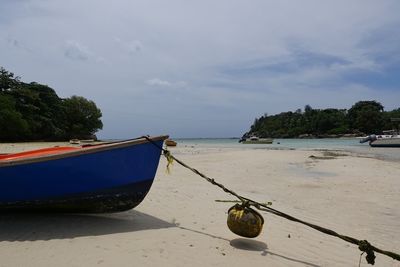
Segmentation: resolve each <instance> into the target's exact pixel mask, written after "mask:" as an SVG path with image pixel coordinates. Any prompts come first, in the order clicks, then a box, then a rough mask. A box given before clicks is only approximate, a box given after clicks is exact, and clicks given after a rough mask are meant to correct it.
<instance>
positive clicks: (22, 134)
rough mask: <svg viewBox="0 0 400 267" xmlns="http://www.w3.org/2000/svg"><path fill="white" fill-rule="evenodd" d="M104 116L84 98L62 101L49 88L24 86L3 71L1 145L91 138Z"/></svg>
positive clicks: (33, 84) (0, 82)
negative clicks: (14, 142)
mask: <svg viewBox="0 0 400 267" xmlns="http://www.w3.org/2000/svg"><path fill="white" fill-rule="evenodd" d="M101 116H102V114H101V111H100V109H98V108H97V106H96V104H95V103H94V102H93V101H90V100H87V99H85V98H83V97H80V96H72V97H70V98H60V97H58V95H57V94H56V92H55V91H54V89H52V88H50V87H49V86H47V85H43V84H39V83H36V82H31V83H24V82H22V81H21V80H20V78H19V77H14V74H13V73H11V72H9V71H7V70H5V69H4V68H0V141H2V142H5V141H34V140H46V141H47V140H69V139H71V138H81V139H82V138H91V137H92V136H93V135H94V134H95V133H96V131H98V130H99V129H102V127H103V123H102V122H101V120H100V118H101Z"/></svg>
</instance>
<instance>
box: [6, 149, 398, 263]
mask: <svg viewBox="0 0 400 267" xmlns="http://www.w3.org/2000/svg"><path fill="white" fill-rule="evenodd" d="M4 147H5V146H4V145H0V148H2V149H3V150H2V149H0V153H2V152H3V151H4ZM25 147H27V146H25ZM15 149H16V148H15V147H14V150H15ZM17 150H18V149H17ZM171 151H172V152H173V153H174V155H175V156H176V157H178V158H180V159H182V160H183V161H185V162H186V163H188V164H189V165H192V166H193V167H196V168H198V169H199V170H200V171H202V172H204V173H205V174H207V175H209V176H210V177H213V178H215V179H216V180H217V181H219V182H222V183H223V184H225V185H226V186H227V187H229V188H231V189H233V190H234V191H236V192H237V193H240V194H242V195H244V196H246V197H249V198H253V199H255V200H259V201H261V202H266V201H272V202H273V205H272V207H273V208H275V209H278V210H281V211H283V212H286V213H289V214H291V215H293V216H297V217H299V218H300V219H304V220H306V221H309V222H311V223H315V224H318V225H321V226H324V227H328V228H331V229H333V230H335V231H338V232H339V233H342V234H346V235H350V236H353V237H355V238H358V239H367V240H368V241H370V242H371V243H372V244H374V245H376V246H378V247H380V248H382V249H385V250H390V251H394V252H397V253H399V252H400V208H399V207H398V205H399V203H400V168H399V163H396V162H385V161H382V160H377V159H371V158H361V157H355V156H351V155H348V156H341V157H338V158H335V159H330V160H315V159H310V158H309V156H310V155H315V156H321V155H322V154H321V152H315V151H278V150H262V149H255V150H248V149H247V150H246V149H240V150H239V149H223V148H216V149H211V148H202V147H199V146H196V147H195V148H191V147H179V146H178V147H177V148H173V149H171ZM3 153H4V152H3ZM165 165H166V161H165V159H164V158H162V159H161V162H160V167H159V169H158V172H157V176H156V180H155V182H154V184H153V186H152V189H151V191H150V193H149V194H148V195H147V197H146V198H145V200H144V201H143V202H142V204H141V205H140V206H138V207H137V208H136V209H135V210H131V211H128V212H123V213H118V214H106V215H104V214H103V215H96V216H93V215H2V216H0V241H1V243H0V258H1V261H0V266H191V267H195V266H358V261H359V255H360V251H359V250H358V248H357V247H356V246H354V245H351V244H348V243H346V242H344V241H342V240H340V239H337V238H335V237H330V236H327V235H324V234H322V233H319V232H317V231H315V230H313V229H311V228H308V227H306V226H303V225H300V224H297V223H294V222H290V221H287V220H285V219H283V218H279V217H276V216H275V215H272V214H267V213H262V214H263V215H264V218H265V225H264V230H263V232H262V234H261V235H260V236H259V237H257V238H255V239H245V238H241V237H239V236H236V235H235V234H233V233H231V232H230V231H229V229H228V228H227V226H226V216H227V214H226V211H227V210H228V208H229V207H230V206H231V204H229V203H217V202H215V201H214V200H215V199H234V198H233V197H230V196H229V195H227V194H226V193H224V192H222V191H221V190H220V189H219V188H217V187H214V186H212V185H211V184H209V183H207V182H206V181H204V180H203V179H202V178H200V177H198V176H196V175H194V174H193V173H191V172H190V171H188V170H186V169H184V168H183V167H181V166H179V165H178V164H176V163H175V164H174V166H173V168H172V174H171V175H167V174H166V172H165ZM289 235H290V238H289ZM376 256H377V258H376V264H375V266H400V262H397V261H394V260H392V259H390V258H388V257H386V256H384V255H381V254H376ZM361 266H369V265H367V263H366V261H365V258H364V257H363V259H362V263H361Z"/></svg>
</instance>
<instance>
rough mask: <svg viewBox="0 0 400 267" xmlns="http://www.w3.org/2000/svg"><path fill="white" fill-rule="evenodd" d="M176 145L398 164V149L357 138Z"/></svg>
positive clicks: (188, 140)
mask: <svg viewBox="0 0 400 267" xmlns="http://www.w3.org/2000/svg"><path fill="white" fill-rule="evenodd" d="M174 140H175V141H177V142H178V145H179V146H181V145H186V146H196V145H201V146H202V147H221V148H243V147H246V148H248V149H270V150H338V151H347V152H351V153H355V154H359V155H363V156H367V157H373V158H377V159H382V160H390V161H396V162H399V163H400V148H399V147H393V148H391V147H370V146H369V145H368V143H364V144H360V142H359V139H357V138H323V139H274V141H273V143H272V144H241V143H239V138H179V139H174Z"/></svg>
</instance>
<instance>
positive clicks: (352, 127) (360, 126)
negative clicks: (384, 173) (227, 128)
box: [245, 101, 400, 138]
mask: <svg viewBox="0 0 400 267" xmlns="http://www.w3.org/2000/svg"><path fill="white" fill-rule="evenodd" d="M391 118H400V108H399V109H396V110H393V111H388V112H385V111H383V106H382V105H381V104H380V103H379V102H376V101H360V102H357V103H356V104H354V105H353V106H352V107H351V109H349V110H348V111H347V110H346V109H332V108H330V109H313V108H312V107H311V106H310V105H306V106H305V107H304V112H301V110H299V109H298V110H296V112H291V111H289V112H283V113H280V114H277V115H272V116H268V115H266V114H265V115H263V116H261V117H260V118H256V119H255V120H254V123H253V125H251V127H250V131H249V132H248V133H246V134H245V136H251V135H256V136H259V137H272V138H295V137H299V136H303V135H304V136H307V137H311V136H312V137H329V136H332V135H335V136H340V135H343V134H348V133H354V134H361V133H360V132H363V133H364V134H370V133H376V134H378V133H381V132H382V130H384V129H393V128H396V127H398V122H392V121H391V120H390V119H391ZM396 124H397V125H396Z"/></svg>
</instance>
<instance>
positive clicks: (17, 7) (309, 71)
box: [0, 0, 400, 138]
mask: <svg viewBox="0 0 400 267" xmlns="http://www.w3.org/2000/svg"><path fill="white" fill-rule="evenodd" d="M399 11H400V1H398V0H394V1H385V0H381V1H368V0H360V1H357V0H353V1H347V0H346V1H338V0H335V1H319V0H316V1H306V0H304V1H295V0H292V1H286V0H279V1H268V0H246V1H245V0H220V1H218V0H202V1H190V0H185V1H184V0H168V1H165V0H143V1H136V0H114V1H105V0H84V1H82V0H68V1H60V0H0V66H3V67H4V68H6V69H7V70H9V71H12V72H14V73H15V74H16V75H18V76H21V77H22V80H23V81H26V82H31V81H36V82H39V83H43V84H47V85H49V86H51V87H52V88H54V89H55V90H56V92H57V93H58V95H59V96H61V97H69V96H72V95H80V96H84V97H86V98H88V99H91V100H93V101H95V102H96V104H97V105H98V107H99V108H100V109H101V110H102V112H103V118H102V120H103V123H104V128H103V130H102V131H100V132H99V133H98V136H99V137H100V138H129V137H135V136H139V135H143V134H150V135H158V134H170V135H171V136H172V137H232V136H241V135H242V134H243V133H244V132H245V131H247V130H248V129H249V126H250V125H251V124H252V122H253V121H254V118H256V117H259V116H260V115H262V114H264V113H268V114H276V113H279V112H282V111H288V110H296V109H298V108H304V106H305V105H306V104H309V105H311V106H312V107H313V108H328V107H332V108H350V107H351V105H352V104H354V103H355V102H357V101H359V100H377V101H380V102H381V103H382V104H383V105H384V106H385V109H386V110H392V109H394V108H398V107H400V16H399Z"/></svg>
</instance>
